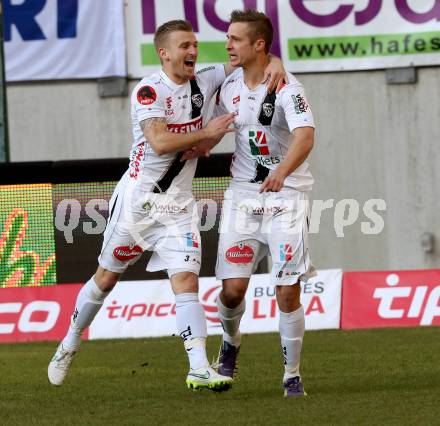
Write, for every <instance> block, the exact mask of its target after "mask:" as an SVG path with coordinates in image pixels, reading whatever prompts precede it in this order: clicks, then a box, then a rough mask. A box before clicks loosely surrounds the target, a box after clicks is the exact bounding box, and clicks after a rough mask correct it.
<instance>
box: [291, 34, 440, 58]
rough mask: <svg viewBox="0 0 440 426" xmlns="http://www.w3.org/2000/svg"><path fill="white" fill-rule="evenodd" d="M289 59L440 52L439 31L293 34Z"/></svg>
mask: <svg viewBox="0 0 440 426" xmlns="http://www.w3.org/2000/svg"><path fill="white" fill-rule="evenodd" d="M288 47H289V59H290V60H292V61H305V60H311V59H349V58H364V57H372V56H396V55H398V56H400V55H414V54H420V53H437V54H438V53H440V33H439V32H438V31H435V32H423V33H422V32H421V33H407V34H405V33H402V34H376V35H367V36H348V37H317V38H291V39H289V40H288Z"/></svg>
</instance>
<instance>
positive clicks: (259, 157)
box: [249, 130, 281, 166]
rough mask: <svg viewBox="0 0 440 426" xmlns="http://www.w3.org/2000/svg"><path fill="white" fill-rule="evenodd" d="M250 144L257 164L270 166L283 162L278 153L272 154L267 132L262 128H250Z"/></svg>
mask: <svg viewBox="0 0 440 426" xmlns="http://www.w3.org/2000/svg"><path fill="white" fill-rule="evenodd" d="M249 146H250V148H251V154H252V155H254V156H255V157H256V158H255V161H256V162H257V164H260V165H262V166H270V165H271V164H272V165H274V164H278V163H280V162H281V160H280V157H278V156H277V155H274V156H271V157H269V155H270V151H269V146H268V143H267V139H266V134H265V133H264V132H263V131H261V130H257V131H254V130H249Z"/></svg>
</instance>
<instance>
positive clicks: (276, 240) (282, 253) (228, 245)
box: [216, 183, 316, 285]
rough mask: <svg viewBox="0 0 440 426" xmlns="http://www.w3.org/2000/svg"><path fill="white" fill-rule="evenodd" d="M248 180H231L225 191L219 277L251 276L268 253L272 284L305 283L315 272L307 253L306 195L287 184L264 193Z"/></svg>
mask: <svg viewBox="0 0 440 426" xmlns="http://www.w3.org/2000/svg"><path fill="white" fill-rule="evenodd" d="M245 185H246V184H236V183H231V185H230V186H229V188H228V190H227V191H226V192H225V199H224V203H223V210H222V220H221V225H220V238H219V245H218V253H217V265H216V276H217V279H218V280H223V279H228V278H248V277H250V276H251V275H252V273H253V272H254V271H255V269H256V268H257V266H258V263H259V262H260V261H261V260H262V259H263V257H264V256H266V255H267V254H270V255H271V257H272V270H271V271H270V283H271V284H272V285H292V284H296V283H297V282H298V281H305V282H306V281H307V280H308V279H309V278H310V277H312V276H314V275H316V272H315V268H314V267H313V265H312V264H311V262H310V258H309V248H308V222H309V200H308V197H307V194H306V193H305V192H299V191H295V190H294V189H287V188H284V189H283V190H282V191H280V192H268V193H262V194H260V193H258V192H256V191H255V190H248V189H247V188H246V186H245Z"/></svg>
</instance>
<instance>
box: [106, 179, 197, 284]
mask: <svg viewBox="0 0 440 426" xmlns="http://www.w3.org/2000/svg"><path fill="white" fill-rule="evenodd" d="M198 219H199V218H198V214H197V208H196V203H195V200H194V198H193V196H192V194H191V193H182V192H180V193H177V194H169V193H163V194H160V193H157V194H156V193H152V192H143V191H142V185H139V184H137V182H133V181H132V180H130V179H129V178H128V176H127V175H124V177H123V178H122V179H121V180H120V182H119V183H118V185H117V186H116V188H115V191H114V192H113V195H112V197H111V199H110V203H109V220H108V222H107V227H106V229H105V232H104V242H103V244H102V249H101V254H100V255H99V258H98V261H99V264H100V266H102V267H103V268H105V269H107V270H109V271H112V272H118V273H122V272H124V271H125V270H126V269H127V267H128V266H129V265H132V264H134V263H135V262H136V261H137V260H138V259H139V258H140V256H141V254H142V253H143V252H144V251H145V250H148V251H152V252H153V255H152V256H151V258H150V261H149V262H148V266H147V271H151V272H154V271H160V270H163V269H165V270H167V271H168V275H169V276H172V275H174V273H177V272H193V273H195V274H197V275H198V274H199V272H200V265H201V253H202V252H201V240H200V233H199V230H198Z"/></svg>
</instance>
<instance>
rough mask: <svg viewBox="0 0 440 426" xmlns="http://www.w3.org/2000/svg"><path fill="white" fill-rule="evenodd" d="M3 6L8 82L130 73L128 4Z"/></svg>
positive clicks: (31, 0) (58, 0)
mask: <svg viewBox="0 0 440 426" xmlns="http://www.w3.org/2000/svg"><path fill="white" fill-rule="evenodd" d="M2 3H3V13H4V16H3V18H4V38H5V43H4V46H5V56H6V80H7V81H23V80H52V79H76V78H99V77H108V76H125V75H126V74H127V72H126V61H125V35H124V2H123V0H20V1H18V0H15V1H14V0H8V1H5V2H2Z"/></svg>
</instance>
